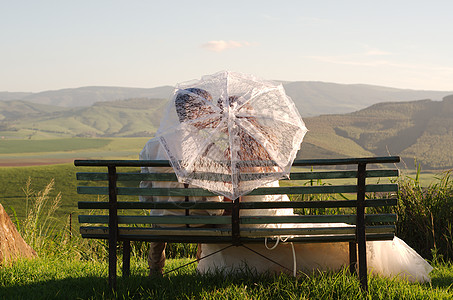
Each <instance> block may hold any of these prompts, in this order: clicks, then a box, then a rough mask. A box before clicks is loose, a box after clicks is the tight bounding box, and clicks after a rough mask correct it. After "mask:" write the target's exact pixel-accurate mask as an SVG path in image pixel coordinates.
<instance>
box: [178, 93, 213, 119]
mask: <svg viewBox="0 0 453 300" xmlns="http://www.w3.org/2000/svg"><path fill="white" fill-rule="evenodd" d="M211 101H212V96H211V94H209V93H208V92H207V91H205V90H203V89H199V88H188V89H184V90H179V91H178V92H177V95H176V99H175V107H176V113H177V114H178V117H179V122H184V121H187V120H192V119H195V118H196V117H199V116H200V115H201V114H204V113H210V112H211V111H210V108H209V107H208V106H207V105H206V102H211Z"/></svg>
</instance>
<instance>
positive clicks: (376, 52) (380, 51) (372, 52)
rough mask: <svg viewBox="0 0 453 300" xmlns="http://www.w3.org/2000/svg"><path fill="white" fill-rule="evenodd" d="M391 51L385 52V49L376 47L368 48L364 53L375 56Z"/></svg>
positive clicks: (388, 53) (387, 53)
mask: <svg viewBox="0 0 453 300" xmlns="http://www.w3.org/2000/svg"><path fill="white" fill-rule="evenodd" d="M391 54H392V53H390V52H387V51H382V50H378V49H373V50H368V51H367V52H366V53H365V55H368V56H377V55H391Z"/></svg>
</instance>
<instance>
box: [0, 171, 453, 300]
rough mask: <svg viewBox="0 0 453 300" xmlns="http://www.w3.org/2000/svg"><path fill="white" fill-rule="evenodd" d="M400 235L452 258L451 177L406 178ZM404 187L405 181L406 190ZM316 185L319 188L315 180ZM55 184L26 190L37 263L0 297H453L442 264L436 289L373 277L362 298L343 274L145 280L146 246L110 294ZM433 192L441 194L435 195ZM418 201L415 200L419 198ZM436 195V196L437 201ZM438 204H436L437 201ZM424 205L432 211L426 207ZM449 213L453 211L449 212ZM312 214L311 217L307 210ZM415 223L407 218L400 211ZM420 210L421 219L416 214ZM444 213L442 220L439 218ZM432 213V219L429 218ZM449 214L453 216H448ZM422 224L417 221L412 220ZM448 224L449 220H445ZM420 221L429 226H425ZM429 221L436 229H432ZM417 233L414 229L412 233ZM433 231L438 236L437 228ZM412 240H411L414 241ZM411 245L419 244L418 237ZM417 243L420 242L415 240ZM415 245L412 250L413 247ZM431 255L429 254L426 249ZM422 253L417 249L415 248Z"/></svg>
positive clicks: (12, 273)
mask: <svg viewBox="0 0 453 300" xmlns="http://www.w3.org/2000/svg"><path fill="white" fill-rule="evenodd" d="M400 180H401V181H402V183H400V186H401V192H400V196H399V197H400V204H399V206H398V208H397V211H398V214H399V218H400V219H399V222H400V224H399V227H401V228H400V229H399V230H401V233H400V235H401V234H403V233H406V234H407V235H408V236H407V237H403V238H404V239H406V240H410V237H411V236H413V234H414V233H415V232H417V231H419V232H421V233H422V234H420V236H421V237H422V238H423V239H425V238H428V237H430V236H432V237H433V238H432V240H431V244H430V240H428V241H425V240H423V243H422V244H423V245H425V244H426V246H427V249H428V248H429V247H430V245H433V247H434V249H435V250H434V252H435V253H437V257H439V255H443V257H444V258H448V257H450V256H448V255H447V254H444V253H443V252H442V251H444V249H450V250H449V251H450V252H451V244H450V247H447V248H443V247H444V243H448V241H450V242H451V230H450V231H448V230H445V228H442V227H440V228H438V227H436V226H443V224H446V226H447V227H448V226H450V227H449V228H451V220H452V219H451V218H450V219H447V220H445V219H443V218H445V217H448V216H449V215H448V211H447V210H446V208H445V207H446V206H448V205H451V195H452V193H451V188H452V184H451V180H450V173H444V174H443V175H442V176H441V177H439V181H438V182H436V183H434V184H433V185H432V186H430V188H428V189H416V190H414V188H416V187H419V186H418V185H417V184H415V182H416V178H414V179H411V178H401V179H400ZM403 183H407V184H406V185H405V184H403ZM316 184H322V183H321V182H318V183H316ZM53 186H54V184H53V180H52V181H50V182H49V184H48V185H47V186H46V187H45V188H44V189H43V190H41V191H34V190H33V188H32V184H31V181H30V180H29V181H28V182H27V185H26V187H25V188H24V193H25V201H26V204H27V205H26V210H27V213H26V218H24V219H23V220H22V221H20V222H19V221H18V220H17V219H16V222H18V228H19V230H20V232H21V234H22V235H23V237H24V238H25V240H26V241H27V242H28V243H29V244H30V245H32V246H33V247H34V248H35V250H36V251H37V252H38V254H39V256H40V257H39V258H38V259H36V260H35V261H19V262H18V263H16V264H15V265H13V266H12V267H10V268H0V298H5V299H51V298H60V299H76V298H77V299H79V298H82V299H111V298H119V299H131V298H132V299H144V298H152V299H169V298H172V299H200V298H202V299H252V298H253V299H332V298H334V299H340V298H341V299H451V298H452V297H453V290H452V282H453V273H452V270H453V268H452V265H451V262H450V263H442V262H441V261H440V260H437V261H436V262H434V263H435V266H436V269H435V270H434V271H433V273H432V278H433V281H432V283H431V284H409V283H407V282H405V281H400V280H392V279H387V278H382V277H379V276H376V275H374V276H370V279H369V280H370V281H369V287H370V288H369V294H368V295H365V294H362V293H361V291H360V284H359V282H358V280H357V279H356V277H355V276H353V275H351V274H349V273H348V272H346V271H345V270H346V269H345V270H344V272H336V273H332V272H326V273H319V274H318V275H311V276H305V275H302V276H300V277H298V278H293V277H291V276H287V275H279V276H268V275H262V276H244V277H241V276H239V277H238V276H227V277H225V276H221V275H218V274H214V275H203V276H201V275H199V274H197V273H196V271H195V266H194V265H191V266H189V267H188V268H184V269H181V270H178V271H177V273H176V274H171V275H169V276H165V277H161V278H149V277H148V276H146V275H147V266H146V259H144V257H145V256H146V252H147V244H146V243H137V244H135V245H134V246H133V251H134V252H135V253H133V258H132V266H131V267H132V268H131V269H132V276H131V277H130V278H122V279H120V280H119V282H118V283H119V284H118V292H117V293H115V294H111V291H110V290H109V289H108V284H107V280H106V278H107V269H108V268H107V263H106V261H107V260H106V259H105V258H106V255H107V252H108V251H107V245H106V243H105V242H104V241H100V240H88V239H82V238H81V237H80V235H78V234H73V235H72V234H71V232H70V230H69V228H68V226H67V224H62V223H61V222H58V221H57V220H56V219H55V218H54V217H53V215H54V214H55V211H56V210H57V209H58V206H59V204H60V200H61V195H58V194H57V196H49V195H50V194H51V191H52V189H53ZM429 189H433V190H435V189H440V190H439V191H437V192H436V193H435V192H434V191H431V190H429ZM414 195H415V196H416V197H415V196H414ZM434 198H435V199H434ZM433 199H434V200H433ZM423 205H425V206H428V205H429V207H428V208H425V207H422V206H423ZM449 212H450V213H451V207H450V211H449ZM307 213H312V212H307ZM406 213H407V214H411V216H419V219H418V218H415V219H413V218H411V217H409V216H408V217H407V218H403V217H402V215H401V214H406ZM416 213H418V214H416ZM437 214H439V216H440V217H439V219H438V217H437V216H438V215H437ZM427 216H429V217H427ZM450 216H451V215H450ZM411 219H412V220H413V221H414V220H417V222H419V223H417V224H415V223H414V222H411ZM443 221H445V222H444V223H442V222H443ZM423 224H424V225H426V226H427V228H423ZM429 224H434V225H433V226H432V227H429V226H428V225H429ZM414 228H416V230H414ZM433 229H434V231H433ZM410 241H412V240H410ZM414 242H417V240H416V238H414ZM416 245H417V243H416ZM412 246H413V247H414V245H412ZM181 247H182V246H181V244H174V246H173V248H170V249H169V252H170V253H171V254H170V255H169V256H170V257H181V256H183V255H185V254H192V253H193V252H194V249H195V246H194V245H192V246H188V247H189V248H181ZM429 250H431V249H429ZM417 251H419V250H418V249H417ZM186 262H187V259H183V260H180V259H175V260H169V261H168V269H173V268H175V267H177V266H179V265H182V264H184V263H186Z"/></svg>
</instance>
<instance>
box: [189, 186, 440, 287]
mask: <svg viewBox="0 0 453 300" xmlns="http://www.w3.org/2000/svg"><path fill="white" fill-rule="evenodd" d="M269 186H278V182H275V183H272V184H270V185H269ZM263 197H264V198H263ZM242 201H244V202H247V201H249V202H251V201H289V199H288V197H287V196H286V195H273V196H271V195H267V196H244V197H242ZM252 213H253V214H255V215H258V214H259V215H293V214H294V213H293V210H292V209H260V210H249V211H247V210H244V211H241V216H246V215H248V214H252ZM311 225H315V224H285V227H286V226H288V227H294V226H304V227H309V226H311ZM319 225H320V224H316V226H319ZM243 226H246V225H243ZM248 226H256V225H248ZM258 226H263V225H258ZM264 226H268V227H269V226H275V225H264ZM321 226H339V224H338V223H337V224H321ZM344 226H348V225H347V224H344ZM283 240H284V239H283ZM269 244H271V245H269ZM269 244H268V245H264V244H247V245H246V246H247V247H248V248H250V249H252V250H253V251H255V252H258V253H260V254H261V255H263V256H265V257H267V258H269V259H271V260H273V261H274V262H276V263H274V262H272V261H270V260H269V259H266V258H264V257H262V256H261V255H259V254H256V253H254V252H253V251H250V250H249V249H247V248H245V247H241V246H239V247H234V246H233V247H229V248H227V249H225V250H223V251H220V252H218V253H215V254H212V253H214V252H216V251H219V250H221V249H223V248H225V247H226V246H228V245H225V244H202V245H201V251H202V252H201V258H203V257H205V256H207V257H205V258H203V259H201V260H200V261H199V263H198V267H197V269H198V271H199V272H200V273H208V272H217V271H221V272H227V273H230V272H233V273H234V272H241V271H252V272H256V273H263V272H275V273H280V272H285V273H293V274H295V273H296V272H300V271H302V272H304V273H311V272H315V271H318V270H319V271H326V270H339V269H341V268H342V267H344V266H346V265H348V264H349V243H311V244H304V243H294V244H291V243H285V242H279V243H278V244H277V245H275V240H272V242H271V241H269ZM210 254H212V255H210ZM277 263H278V264H277ZM367 265H368V271H369V272H373V273H377V274H380V275H383V276H386V277H395V276H397V277H399V278H404V279H407V280H408V281H411V282H428V281H430V277H429V273H430V272H431V270H432V269H433V268H432V267H431V265H430V264H429V263H427V262H426V261H425V260H424V259H423V258H422V257H421V256H420V255H419V254H418V253H417V252H415V251H414V250H413V249H412V248H411V247H409V246H408V245H407V244H406V243H404V241H403V240H401V239H399V238H397V237H395V238H394V239H393V240H391V241H372V242H367ZM282 266H284V267H282ZM289 270H291V271H289Z"/></svg>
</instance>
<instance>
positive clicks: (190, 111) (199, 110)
mask: <svg viewBox="0 0 453 300" xmlns="http://www.w3.org/2000/svg"><path fill="white" fill-rule="evenodd" d="M206 102H212V97H211V95H210V94H209V93H208V92H207V91H205V90H202V89H197V88H188V89H185V90H179V91H178V92H177V95H176V98H175V109H176V113H177V115H178V119H179V122H181V123H182V122H185V121H190V120H195V119H196V118H198V117H200V116H202V115H204V114H209V113H211V109H210V107H208V106H206V105H205V103H206ZM192 125H193V126H195V127H198V128H200V127H203V126H209V124H203V123H202V122H194V123H192ZM140 159H141V160H168V156H167V153H166V152H165V150H164V149H163V147H162V145H161V143H160V142H159V140H158V139H157V138H155V137H154V138H152V139H150V140H149V141H148V142H147V143H146V145H145V147H144V148H143V150H142V151H141V152H140ZM172 172H173V168H171V167H142V173H172ZM152 186H155V187H165V188H184V184H182V183H179V182H171V181H161V182H152V181H142V182H140V187H144V188H150V187H152ZM139 198H140V201H142V202H154V201H155V202H163V201H168V202H180V201H184V200H185V198H184V197H177V196H167V197H164V196H140V197H139ZM191 200H193V201H214V202H221V201H223V197H220V196H213V197H193V198H191ZM222 213H223V211H222V210H192V211H190V214H191V215H222ZM150 214H151V215H152V216H162V215H185V211H184V210H180V209H178V210H166V209H152V210H151V213H150ZM155 226H156V227H157V225H155ZM159 226H162V225H159ZM165 247H166V243H165V242H151V243H150V249H149V254H148V265H149V274H150V276H152V275H155V274H162V269H163V267H164V266H165Z"/></svg>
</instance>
